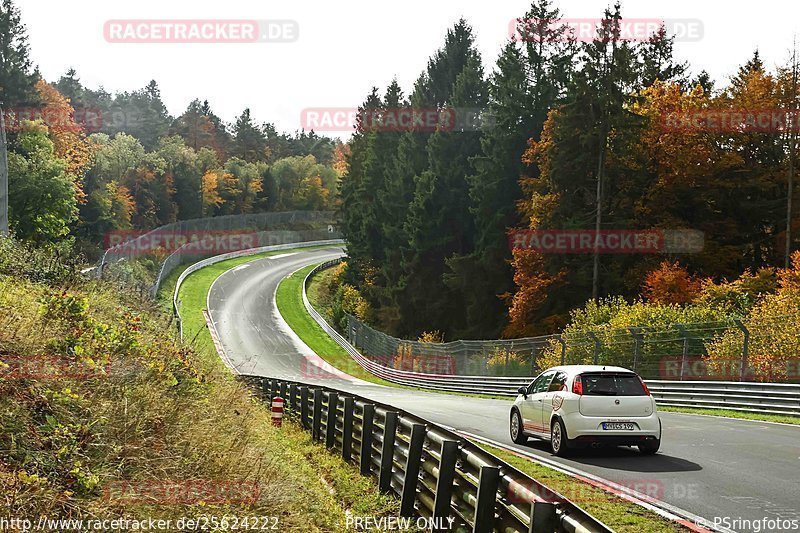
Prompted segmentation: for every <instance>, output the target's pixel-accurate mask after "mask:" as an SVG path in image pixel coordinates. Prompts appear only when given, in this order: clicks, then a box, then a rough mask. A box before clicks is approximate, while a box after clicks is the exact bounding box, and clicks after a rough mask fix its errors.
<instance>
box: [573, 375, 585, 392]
mask: <svg viewBox="0 0 800 533" xmlns="http://www.w3.org/2000/svg"><path fill="white" fill-rule="evenodd" d="M572 393H573V394H577V395H578V396H580V395H582V394H583V379H581V377H580V376H575V380H574V381H573V382H572Z"/></svg>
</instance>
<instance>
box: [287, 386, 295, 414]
mask: <svg viewBox="0 0 800 533" xmlns="http://www.w3.org/2000/svg"><path fill="white" fill-rule="evenodd" d="M288 405H289V409H291V410H292V411H297V383H289V403H288Z"/></svg>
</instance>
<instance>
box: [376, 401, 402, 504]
mask: <svg viewBox="0 0 800 533" xmlns="http://www.w3.org/2000/svg"><path fill="white" fill-rule="evenodd" d="M397 417H398V414H397V413H396V412H395V411H387V412H386V419H385V420H384V425H383V443H382V446H381V471H380V473H379V475H378V488H379V489H380V490H382V491H385V492H389V491H390V490H392V466H393V465H394V445H395V440H396V438H397Z"/></svg>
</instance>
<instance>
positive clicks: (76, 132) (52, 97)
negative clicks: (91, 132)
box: [36, 80, 94, 202]
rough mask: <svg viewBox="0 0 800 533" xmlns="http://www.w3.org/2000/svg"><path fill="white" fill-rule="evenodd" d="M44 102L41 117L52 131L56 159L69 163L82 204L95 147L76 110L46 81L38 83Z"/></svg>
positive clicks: (38, 89)
mask: <svg viewBox="0 0 800 533" xmlns="http://www.w3.org/2000/svg"><path fill="white" fill-rule="evenodd" d="M36 91H37V92H38V93H39V98H40V99H41V101H42V117H43V119H44V122H45V124H47V126H48V128H49V130H50V131H49V137H50V140H52V141H53V146H54V153H55V155H56V157H58V158H60V159H63V160H64V161H66V163H67V172H68V173H69V174H71V175H72V176H74V177H75V181H74V184H75V192H76V196H77V199H78V201H79V202H84V201H85V200H86V195H85V194H84V191H83V185H82V181H83V175H84V173H85V172H86V171H87V170H88V169H89V167H90V166H91V164H92V157H93V155H94V145H93V144H92V143H91V142H90V141H89V140H88V139H87V138H86V134H85V132H84V130H83V126H81V125H80V124H78V123H77V122H75V116H74V115H75V110H74V109H73V108H72V106H71V105H70V103H69V99H67V98H65V97H64V96H63V95H62V94H61V93H60V92H58V90H57V89H56V88H55V87H53V86H52V85H50V84H49V83H47V82H46V81H44V80H39V81H38V82H37V83H36Z"/></svg>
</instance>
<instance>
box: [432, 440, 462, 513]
mask: <svg viewBox="0 0 800 533" xmlns="http://www.w3.org/2000/svg"><path fill="white" fill-rule="evenodd" d="M457 461H458V441H457V440H443V441H442V454H441V458H440V460H439V479H437V480H436V496H435V498H434V500H433V517H434V518H447V517H448V516H450V501H451V500H452V498H453V481H455V476H456V462H457Z"/></svg>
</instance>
